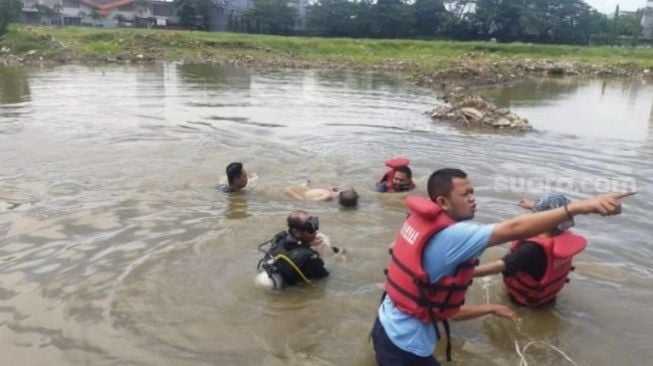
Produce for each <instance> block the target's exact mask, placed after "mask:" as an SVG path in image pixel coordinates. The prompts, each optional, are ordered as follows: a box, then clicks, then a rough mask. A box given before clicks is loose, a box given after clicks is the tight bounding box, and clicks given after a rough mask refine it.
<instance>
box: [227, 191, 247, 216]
mask: <svg viewBox="0 0 653 366" xmlns="http://www.w3.org/2000/svg"><path fill="white" fill-rule="evenodd" d="M249 215H250V214H249V213H247V193H246V192H233V193H229V194H227V210H226V211H225V217H226V218H228V219H231V220H234V219H242V218H245V217H247V216H249Z"/></svg>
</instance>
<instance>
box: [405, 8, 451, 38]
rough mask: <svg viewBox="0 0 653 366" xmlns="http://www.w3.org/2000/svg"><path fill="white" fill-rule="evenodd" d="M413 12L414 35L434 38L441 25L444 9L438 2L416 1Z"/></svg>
mask: <svg viewBox="0 0 653 366" xmlns="http://www.w3.org/2000/svg"><path fill="white" fill-rule="evenodd" d="M413 12H414V16H415V31H416V33H417V34H418V35H421V36H434V35H435V34H436V33H437V31H438V28H440V27H441V25H442V23H443V20H444V14H445V13H446V9H445V8H444V5H443V4H442V1H440V0H416V1H415V4H413Z"/></svg>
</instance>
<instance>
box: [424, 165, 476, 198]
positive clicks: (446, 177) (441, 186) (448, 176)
mask: <svg viewBox="0 0 653 366" xmlns="http://www.w3.org/2000/svg"><path fill="white" fill-rule="evenodd" d="M454 178H461V179H465V178H467V173H465V172H463V171H462V170H460V169H455V168H444V169H439V170H436V171H435V172H433V174H431V176H430V177H429V181H428V184H427V186H428V191H429V197H430V198H431V200H432V201H435V199H436V198H438V197H439V196H443V197H449V196H450V195H451V191H452V190H453V179H454Z"/></svg>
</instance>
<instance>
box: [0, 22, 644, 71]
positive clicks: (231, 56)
mask: <svg viewBox="0 0 653 366" xmlns="http://www.w3.org/2000/svg"><path fill="white" fill-rule="evenodd" d="M0 48H3V51H2V52H0V57H4V59H5V60H6V59H7V58H9V56H11V57H13V59H14V60H19V62H32V61H39V62H40V61H53V62H94V61H103V62H104V61H112V62H121V61H126V62H127V61H129V62H139V61H153V60H185V61H200V62H233V63H239V64H243V63H246V64H252V65H254V66H273V65H276V66H285V67H349V68H365V69H384V70H398V71H407V72H410V73H412V74H414V75H421V76H425V75H436V76H437V75H438V73H440V74H439V75H442V74H441V73H442V71H444V70H449V71H451V70H452V68H457V67H458V68H463V69H465V70H466V71H465V72H462V74H465V75H466V74H469V73H470V72H471V73H472V74H478V73H479V72H478V70H480V69H483V68H485V69H487V70H488V72H492V73H495V74H506V75H507V76H504V75H499V76H502V77H503V78H512V77H515V78H517V77H520V76H522V74H524V73H528V72H529V70H530V71H536V72H539V71H542V70H544V71H546V70H548V69H550V67H545V68H542V67H530V66H528V63H532V62H536V60H542V59H548V60H552V62H553V63H556V64H558V63H561V62H565V63H577V64H583V65H593V68H589V69H587V68H585V67H578V65H576V67H575V68H574V72H573V73H574V74H585V73H588V72H597V70H601V68H610V70H612V71H611V73H616V74H626V73H630V74H632V73H637V72H641V73H643V74H644V70H646V69H653V49H644V48H639V49H631V48H611V47H578V46H557V45H529V44H520V43H514V44H497V43H489V42H454V41H437V40H434V41H419V40H370V39H342V38H307V37H279V36H266V35H249V34H234V33H205V32H188V31H167V30H147V29H93V28H75V27H66V28H60V29H51V28H42V27H34V26H25V25H22V26H13V27H12V28H11V29H10V32H9V33H8V34H7V36H6V37H5V38H4V39H3V40H1V41H0ZM520 65H521V66H520ZM524 65H526V66H524ZM597 67H598V68H597ZM521 69H523V70H521ZM531 69H532V70H531ZM520 70H521V71H520ZM524 70H525V71H524ZM588 70H590V71H588ZM549 71H550V70H549ZM567 71H568V70H562V73H567ZM454 74H456V72H454ZM458 74H461V73H458ZM646 74H648V73H646ZM465 75H459V77H464V76H465ZM427 79H428V78H427ZM499 79H501V78H499Z"/></svg>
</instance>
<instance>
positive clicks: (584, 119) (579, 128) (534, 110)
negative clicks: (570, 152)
mask: <svg viewBox="0 0 653 366" xmlns="http://www.w3.org/2000/svg"><path fill="white" fill-rule="evenodd" d="M484 94H485V95H487V96H488V97H489V98H490V99H491V100H493V101H495V102H496V103H497V104H499V105H502V106H506V107H509V108H511V109H512V110H513V111H514V112H516V113H518V114H520V115H522V116H524V117H526V118H528V119H529V120H530V122H531V123H532V124H533V126H534V127H535V128H536V129H538V130H540V131H552V132H556V133H560V134H565V135H576V136H594V137H600V138H611V139H612V138H616V139H624V140H635V141H645V140H646V139H647V138H648V136H649V128H648V124H649V123H648V120H647V119H646V118H645V117H644V116H646V115H647V114H648V108H649V105H648V101H650V100H653V88H651V87H650V86H648V85H644V84H642V82H641V81H639V80H583V79H567V78H564V79H546V80H530V81H527V82H525V83H522V84H518V85H514V86H511V87H507V88H499V89H497V90H490V91H486V92H484ZM644 101H646V102H644Z"/></svg>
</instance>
